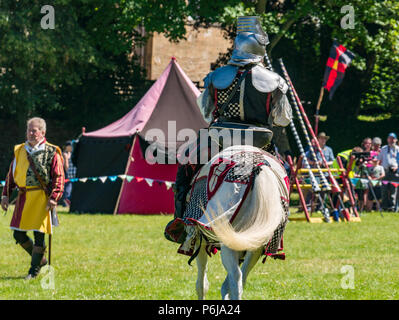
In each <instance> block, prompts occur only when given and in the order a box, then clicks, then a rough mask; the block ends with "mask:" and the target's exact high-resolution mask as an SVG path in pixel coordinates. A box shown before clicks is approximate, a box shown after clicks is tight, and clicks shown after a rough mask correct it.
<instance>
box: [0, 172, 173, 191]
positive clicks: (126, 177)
mask: <svg viewBox="0 0 399 320" xmlns="http://www.w3.org/2000/svg"><path fill="white" fill-rule="evenodd" d="M118 178H119V179H121V180H122V181H125V180H126V181H127V182H128V183H130V182H132V181H133V180H135V181H136V182H142V181H145V182H146V183H147V184H148V185H149V186H150V187H153V186H154V182H156V183H157V184H158V185H159V186H162V185H165V187H166V189H167V190H169V189H170V188H171V187H172V186H173V185H174V183H175V182H174V181H165V180H159V179H150V178H145V177H136V176H130V175H127V174H119V175H113V176H101V177H83V178H73V179H65V182H72V183H75V182H82V183H86V182H87V181H93V182H95V181H98V180H100V181H101V182H102V183H105V182H106V181H107V180H109V181H111V182H115V181H116V180H117V179H118ZM5 184H6V182H5V181H0V187H4V186H5Z"/></svg>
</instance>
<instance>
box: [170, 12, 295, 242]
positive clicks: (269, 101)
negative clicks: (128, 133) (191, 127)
mask: <svg viewBox="0 0 399 320" xmlns="http://www.w3.org/2000/svg"><path fill="white" fill-rule="evenodd" d="M268 43H269V39H268V35H267V34H266V32H264V30H263V29H262V27H261V24H260V21H259V18H258V17H256V16H243V17H239V18H238V23H237V37H236V38H235V40H234V50H233V53H232V56H231V59H230V60H229V62H228V63H227V65H226V66H223V67H220V68H218V69H216V70H215V71H213V72H210V73H209V74H208V75H207V76H206V77H205V78H204V86H205V90H204V91H203V92H202V94H201V95H200V96H199V98H198V100H197V103H198V106H199V108H200V110H201V113H202V115H203V117H204V119H205V120H206V122H208V123H209V129H217V130H218V129H230V130H232V131H235V130H239V131H241V132H245V131H247V130H251V132H252V133H253V145H254V146H256V147H259V148H262V149H264V150H267V151H270V150H272V149H273V146H274V144H273V143H272V137H273V132H272V131H271V130H270V129H271V127H273V126H281V127H285V126H287V125H288V124H289V123H290V121H291V119H292V110H291V106H290V104H289V102H288V99H287V97H286V92H287V89H288V86H287V84H286V82H285V80H284V79H283V78H282V77H281V76H280V75H278V74H277V73H275V72H273V71H271V70H269V69H268V68H266V67H265V66H264V65H263V63H264V59H265V58H267V55H266V45H267V44H268ZM210 131H211V130H210ZM208 143H210V142H209V141H208ZM198 144H199V140H198ZM245 144H248V143H245ZM201 147H203V146H199V147H198V148H199V149H200V148H201ZM208 147H209V146H208ZM218 151H221V150H218ZM197 160H198V159H197ZM207 160H209V159H207ZM203 164H204V163H202V164H201V163H200V161H197V162H196V164H195V165H192V164H186V165H180V166H179V168H178V172H177V176H176V183H175V187H174V192H175V209H176V210H175V215H174V218H175V219H176V218H183V214H184V212H185V205H186V196H187V193H188V191H189V190H190V183H191V180H192V178H193V176H194V174H195V173H196V172H197V171H198V170H199V168H200V167H201V166H202V165H203ZM171 223H173V221H172V222H170V223H169V224H168V226H169V225H170V224H171ZM168 226H167V229H168ZM169 230H170V228H169ZM165 236H166V237H167V238H168V239H169V240H172V241H177V242H180V241H181V240H184V239H180V240H178V239H177V238H174V239H171V238H170V237H168V235H167V233H166V232H165Z"/></svg>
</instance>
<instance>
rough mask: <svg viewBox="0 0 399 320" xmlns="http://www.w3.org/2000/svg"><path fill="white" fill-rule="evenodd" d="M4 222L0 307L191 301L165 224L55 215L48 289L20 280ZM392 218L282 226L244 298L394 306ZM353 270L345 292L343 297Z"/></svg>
mask: <svg viewBox="0 0 399 320" xmlns="http://www.w3.org/2000/svg"><path fill="white" fill-rule="evenodd" d="M10 219H11V215H10V213H9V214H8V216H6V217H3V216H1V218H0V251H1V255H0V299H160V300H162V299H196V293H195V280H196V271H197V268H196V263H195V262H193V266H192V267H190V266H188V264H187V261H188V257H186V256H183V255H181V254H177V252H176V250H177V247H178V245H177V244H174V243H172V242H169V241H167V240H165V239H164V237H163V229H164V226H165V225H166V223H167V222H168V221H169V220H170V216H140V215H121V216H112V215H75V214H67V213H61V214H60V222H61V225H60V226H59V227H57V229H56V231H55V234H54V236H53V255H52V259H53V263H52V264H53V266H54V269H55V275H54V279H55V289H54V290H52V289H43V288H42V286H41V280H42V279H45V275H40V276H39V277H38V278H37V279H35V280H32V281H25V280H23V276H24V275H25V274H26V273H27V271H28V269H29V263H30V259H29V257H28V255H27V254H26V253H25V252H24V251H23V250H22V249H21V248H20V247H19V246H17V245H15V242H14V241H13V239H12V234H11V231H10V230H9V228H8V225H9V221H10ZM398 231H399V214H395V213H385V217H384V218H381V217H380V215H379V214H378V213H369V214H365V215H363V217H362V222H361V223H331V224H325V223H323V224H308V223H305V222H290V223H289V224H288V225H287V229H286V232H285V237H284V243H285V252H286V255H287V260H285V261H279V260H276V261H275V260H269V259H268V260H267V261H266V263H265V264H262V263H261V261H259V263H258V264H257V265H256V266H255V268H254V269H253V271H252V273H251V274H250V276H249V278H248V282H247V286H246V288H245V290H244V295H243V298H244V299H265V300H267V299H398V298H399V237H398ZM346 265H349V266H352V267H353V270H354V289H343V288H342V287H341V283H342V282H344V283H346V282H345V279H346V277H347V276H348V273H341V268H342V267H343V266H346ZM208 278H209V282H210V290H209V292H208V296H207V298H208V299H220V293H219V291H220V286H221V284H222V282H223V280H224V278H225V270H224V268H223V266H222V264H221V261H220V254H217V255H216V256H214V257H212V258H211V259H210V261H209V272H208Z"/></svg>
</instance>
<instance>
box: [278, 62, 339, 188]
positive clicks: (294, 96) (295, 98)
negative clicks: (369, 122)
mask: <svg viewBox="0 0 399 320" xmlns="http://www.w3.org/2000/svg"><path fill="white" fill-rule="evenodd" d="M279 62H280V65H281V68H282V70H283V73H284V77H285V78H286V80H287V82H288V87H289V91H290V94H291V98H292V100H293V104H294V107H295V110H296V112H297V114H298V117H299V119H300V120H301V123H303V120H304V121H305V123H306V126H307V128H308V129H309V132H310V134H311V136H312V138H313V139H314V142H315V145H316V148H317V150H318V152H319V153H320V156H321V158H322V162H323V164H324V166H325V167H326V169H327V172H328V178H329V180H330V182H331V185H332V192H334V193H341V188H340V187H339V185H338V183H337V180H335V178H334V176H333V175H332V173H331V170H330V168H329V166H328V164H327V161H326V158H325V157H324V154H323V151H322V150H321V147H320V144H319V141H318V140H317V138H316V135H315V133H314V131H313V128H312V125H311V124H310V122H309V119H308V117H307V115H306V112H305V109H304V108H303V106H302V103H301V100H300V99H299V97H298V94H297V93H296V91H295V88H294V86H293V84H292V82H291V79H290V77H289V75H288V72H287V69H286V68H285V66H284V62H283V59H279ZM301 114H302V116H300V115H301ZM302 117H303V120H302ZM305 129H306V128H305ZM304 133H305V136H307V137H308V138H309V136H308V133H307V131H306V130H304ZM307 140H309V139H307ZM309 141H310V140H309ZM308 143H309V142H308ZM312 148H313V146H312V145H311V143H310V149H311V150H312ZM312 156H313V157H314V155H313V154H312ZM314 159H315V160H317V158H316V157H314Z"/></svg>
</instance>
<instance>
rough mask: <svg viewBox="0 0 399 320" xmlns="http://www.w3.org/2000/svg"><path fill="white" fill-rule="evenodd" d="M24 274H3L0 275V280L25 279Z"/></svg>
mask: <svg viewBox="0 0 399 320" xmlns="http://www.w3.org/2000/svg"><path fill="white" fill-rule="evenodd" d="M25 276H26V275H25ZM25 276H3V277H0V281H7V280H20V279H25Z"/></svg>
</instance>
